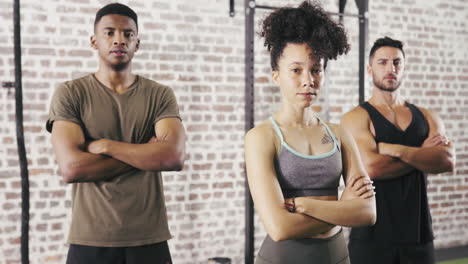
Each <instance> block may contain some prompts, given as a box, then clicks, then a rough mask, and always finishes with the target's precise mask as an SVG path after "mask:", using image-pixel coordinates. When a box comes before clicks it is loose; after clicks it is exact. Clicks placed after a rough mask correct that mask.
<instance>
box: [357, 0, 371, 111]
mask: <svg viewBox="0 0 468 264" xmlns="http://www.w3.org/2000/svg"><path fill="white" fill-rule="evenodd" d="M356 5H357V7H358V9H359V104H362V103H363V102H364V99H365V77H366V44H367V37H368V34H369V30H368V29H369V20H368V11H369V0H356Z"/></svg>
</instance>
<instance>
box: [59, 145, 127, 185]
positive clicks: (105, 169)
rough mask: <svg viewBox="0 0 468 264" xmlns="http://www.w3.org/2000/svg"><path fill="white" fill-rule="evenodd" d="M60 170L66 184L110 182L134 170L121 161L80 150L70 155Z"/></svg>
mask: <svg viewBox="0 0 468 264" xmlns="http://www.w3.org/2000/svg"><path fill="white" fill-rule="evenodd" d="M59 168H60V171H61V174H62V176H63V178H64V181H65V182H66V183H76V182H96V181H105V180H110V179H112V178H114V177H116V176H119V175H121V174H123V173H126V172H128V171H130V170H132V169H134V168H133V167H131V166H129V165H127V164H125V163H123V162H121V161H119V160H116V159H113V158H110V157H106V156H103V155H96V154H92V153H88V152H83V151H79V150H77V151H75V152H74V153H70V156H69V159H68V160H65V161H64V162H63V164H60V163H59Z"/></svg>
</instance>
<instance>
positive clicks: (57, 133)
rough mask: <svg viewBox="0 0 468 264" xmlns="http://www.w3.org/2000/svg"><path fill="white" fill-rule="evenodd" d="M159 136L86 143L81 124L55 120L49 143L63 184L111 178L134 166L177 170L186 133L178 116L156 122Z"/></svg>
mask: <svg viewBox="0 0 468 264" xmlns="http://www.w3.org/2000/svg"><path fill="white" fill-rule="evenodd" d="M155 131H156V135H157V136H158V138H157V139H156V138H153V139H151V140H150V141H149V142H147V143H145V144H129V143H124V142H118V141H113V140H108V139H99V140H96V141H92V142H85V138H84V135H83V131H82V129H81V127H80V126H79V125H77V124H75V123H73V122H68V121H55V122H54V124H53V128H52V145H53V148H54V152H55V154H56V158H57V163H58V165H59V169H60V172H61V174H62V176H63V179H64V181H65V182H66V183H74V182H94V181H103V180H110V179H112V178H114V177H116V176H118V175H121V174H122V173H125V172H128V171H130V170H133V169H140V170H147V171H162V170H180V169H181V168H182V166H183V162H184V152H185V132H184V128H183V126H182V124H181V122H180V120H179V119H177V118H164V119H161V120H160V121H158V122H157V123H156V124H155Z"/></svg>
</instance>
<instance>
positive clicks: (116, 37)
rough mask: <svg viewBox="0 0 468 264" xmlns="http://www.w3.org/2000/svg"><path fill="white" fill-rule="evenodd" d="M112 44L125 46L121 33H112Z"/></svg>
mask: <svg viewBox="0 0 468 264" xmlns="http://www.w3.org/2000/svg"><path fill="white" fill-rule="evenodd" d="M114 45H122V46H125V38H124V37H123V36H122V34H115V35H114Z"/></svg>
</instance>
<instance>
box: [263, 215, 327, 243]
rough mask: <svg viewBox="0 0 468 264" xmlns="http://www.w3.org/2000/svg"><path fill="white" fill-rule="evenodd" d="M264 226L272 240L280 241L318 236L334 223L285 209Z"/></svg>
mask: <svg viewBox="0 0 468 264" xmlns="http://www.w3.org/2000/svg"><path fill="white" fill-rule="evenodd" d="M267 225H268V226H267ZM265 227H266V228H265V229H266V231H267V232H268V234H269V235H270V237H271V238H272V239H273V240H275V241H281V240H288V239H300V238H310V237H314V236H318V235H320V234H323V233H326V232H328V231H329V230H330V229H332V228H333V227H335V225H333V224H329V223H327V222H324V221H321V220H319V219H316V218H313V217H311V216H308V215H305V214H300V213H289V212H287V211H286V210H285V212H284V215H283V216H282V217H281V216H280V217H278V218H277V219H275V220H274V221H271V222H270V224H266V225H265Z"/></svg>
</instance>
